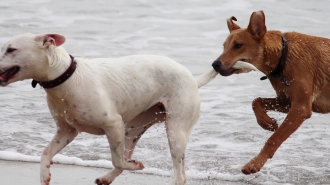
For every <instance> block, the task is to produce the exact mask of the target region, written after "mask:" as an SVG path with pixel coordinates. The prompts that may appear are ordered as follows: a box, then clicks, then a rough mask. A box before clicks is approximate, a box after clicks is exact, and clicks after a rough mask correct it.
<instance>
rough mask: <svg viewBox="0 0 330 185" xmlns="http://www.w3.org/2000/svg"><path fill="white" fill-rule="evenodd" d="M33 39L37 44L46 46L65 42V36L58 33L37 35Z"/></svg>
mask: <svg viewBox="0 0 330 185" xmlns="http://www.w3.org/2000/svg"><path fill="white" fill-rule="evenodd" d="M35 41H36V42H37V43H38V45H39V46H41V47H43V48H48V47H49V46H50V45H54V46H60V45H62V44H63V43H64V42H65V37H64V36H62V35H59V34H44V35H37V36H36V38H35Z"/></svg>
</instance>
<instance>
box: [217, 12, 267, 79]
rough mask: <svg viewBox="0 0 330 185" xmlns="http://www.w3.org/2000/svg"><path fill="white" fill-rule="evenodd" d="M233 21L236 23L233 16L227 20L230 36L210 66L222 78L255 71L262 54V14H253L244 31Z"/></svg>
mask: <svg viewBox="0 0 330 185" xmlns="http://www.w3.org/2000/svg"><path fill="white" fill-rule="evenodd" d="M233 21H237V19H236V18H235V17H234V16H232V17H230V18H229V19H227V25H228V29H229V31H230V34H229V36H228V37H227V39H226V41H225V42H224V44H223V46H224V50H223V53H222V54H221V55H220V56H219V58H218V59H217V60H215V61H214V62H213V64H212V66H213V68H214V70H216V71H217V72H219V73H220V74H221V75H222V76H230V75H232V74H233V73H237V74H238V73H244V72H249V71H251V70H256V68H255V67H254V66H256V67H257V68H258V67H260V66H259V64H258V62H261V61H259V60H260V59H261V57H262V54H263V48H262V46H261V45H260V43H261V41H262V39H263V37H264V35H265V33H266V31H267V28H266V25H265V15H264V12H263V11H258V12H253V13H252V15H251V18H250V23H249V26H248V27H247V28H246V29H241V28H240V27H239V26H238V25H237V24H235V23H234V22H233ZM251 64H252V65H251Z"/></svg>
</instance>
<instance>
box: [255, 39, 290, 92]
mask: <svg viewBox="0 0 330 185" xmlns="http://www.w3.org/2000/svg"><path fill="white" fill-rule="evenodd" d="M288 49H289V47H288V41H287V40H286V38H285V36H284V35H283V34H282V55H281V59H280V62H279V63H278V64H277V66H276V68H275V70H274V71H272V72H271V73H270V74H269V76H263V77H261V78H260V80H266V79H267V78H269V77H274V78H278V77H280V78H281V80H282V82H283V83H284V84H285V85H286V86H289V85H290V82H289V81H288V79H287V78H286V77H285V76H284V75H283V69H284V67H285V64H286V57H287V56H288Z"/></svg>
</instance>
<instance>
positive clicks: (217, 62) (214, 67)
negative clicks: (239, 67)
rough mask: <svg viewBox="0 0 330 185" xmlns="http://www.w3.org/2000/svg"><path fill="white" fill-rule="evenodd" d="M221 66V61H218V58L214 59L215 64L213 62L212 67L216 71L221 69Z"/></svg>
mask: <svg viewBox="0 0 330 185" xmlns="http://www.w3.org/2000/svg"><path fill="white" fill-rule="evenodd" d="M220 66H221V63H220V61H217V60H216V61H214V62H213V64H212V67H213V69H214V70H215V71H216V72H219V71H220Z"/></svg>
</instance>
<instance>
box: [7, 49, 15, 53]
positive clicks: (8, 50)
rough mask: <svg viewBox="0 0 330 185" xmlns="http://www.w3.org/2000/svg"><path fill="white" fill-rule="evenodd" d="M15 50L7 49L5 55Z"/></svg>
mask: <svg viewBox="0 0 330 185" xmlns="http://www.w3.org/2000/svg"><path fill="white" fill-rule="evenodd" d="M15 50H16V49H15V48H7V50H6V53H12V52H14V51H15Z"/></svg>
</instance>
